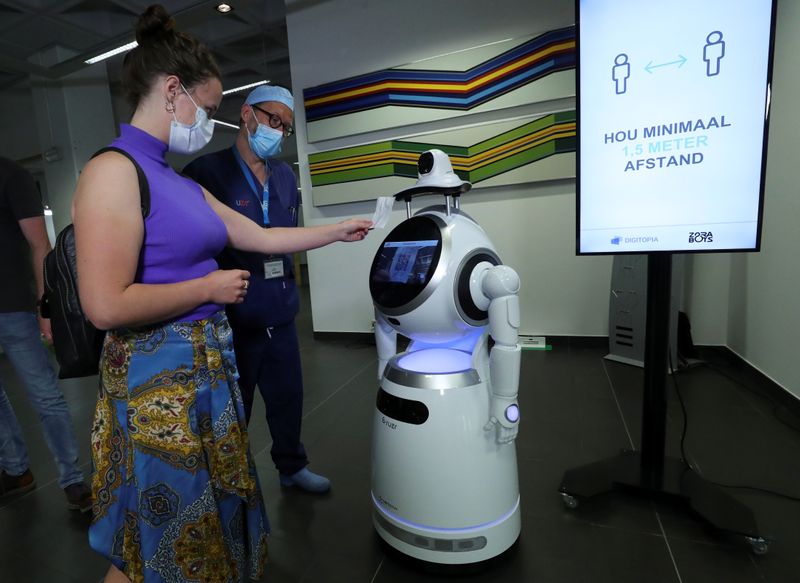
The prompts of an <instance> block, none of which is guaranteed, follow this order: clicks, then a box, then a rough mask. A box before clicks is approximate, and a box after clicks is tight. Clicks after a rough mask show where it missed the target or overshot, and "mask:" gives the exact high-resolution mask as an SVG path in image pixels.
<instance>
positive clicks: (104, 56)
mask: <svg viewBox="0 0 800 583" xmlns="http://www.w3.org/2000/svg"><path fill="white" fill-rule="evenodd" d="M138 46H139V43H137V42H136V41H133V42H132V43H128V44H126V45H122V46H121V47H117V48H115V49H111V50H110V51H106V52H105V53H102V54H99V55H97V56H96V57H92V58H91V59H86V60H85V61H84V63H86V64H87V65H94V64H95V63H99V62H100V61H105V60H106V59H107V58H109V57H113V56H114V55H118V54H120V53H124V52H125V51H129V50H131V49H135V48H136V47H138Z"/></svg>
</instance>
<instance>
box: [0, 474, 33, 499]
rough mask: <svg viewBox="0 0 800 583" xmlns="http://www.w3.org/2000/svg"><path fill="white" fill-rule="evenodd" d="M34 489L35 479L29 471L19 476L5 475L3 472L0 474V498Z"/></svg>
mask: <svg viewBox="0 0 800 583" xmlns="http://www.w3.org/2000/svg"><path fill="white" fill-rule="evenodd" d="M35 487H36V479H35V478H34V477H33V474H32V473H31V471H30V470H25V471H24V472H22V474H21V475H19V476H12V475H11V474H7V473H6V472H5V470H4V471H3V472H2V473H0V498H4V497H6V496H11V495H12V494H22V493H23V492H30V491H31V490H33V489H34V488H35Z"/></svg>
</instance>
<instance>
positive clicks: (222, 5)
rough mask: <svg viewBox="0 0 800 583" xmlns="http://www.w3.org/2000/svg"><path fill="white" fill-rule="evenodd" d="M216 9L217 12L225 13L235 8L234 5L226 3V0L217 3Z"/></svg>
mask: <svg viewBox="0 0 800 583" xmlns="http://www.w3.org/2000/svg"><path fill="white" fill-rule="evenodd" d="M216 9H217V12H221V13H222V14H225V13H226V12H230V11H231V10H233V6H231V5H230V4H225V2H221V3H220V4H217V6H216Z"/></svg>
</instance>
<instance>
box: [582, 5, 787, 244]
mask: <svg viewBox="0 0 800 583" xmlns="http://www.w3.org/2000/svg"><path fill="white" fill-rule="evenodd" d="M576 14H577V37H578V38H577V41H578V42H577V47H578V48H577V50H578V68H577V80H578V83H577V85H578V94H577V95H578V100H577V101H578V118H577V119H578V173H577V176H578V178H577V195H578V196H577V200H578V204H577V253H578V254H602V253H605V254H620V253H648V252H659V251H675V252H710V251H756V250H758V249H759V246H760V240H761V217H762V209H763V197H764V178H765V176H764V175H765V168H766V147H767V129H768V120H769V100H770V82H771V72H772V53H773V37H774V28H775V26H774V18H775V1H774V0H736V1H735V2H731V1H730V0H701V1H698V0H670V1H669V2H643V1H642V0H577V1H576Z"/></svg>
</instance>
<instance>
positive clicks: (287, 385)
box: [258, 322, 308, 475]
mask: <svg viewBox="0 0 800 583" xmlns="http://www.w3.org/2000/svg"><path fill="white" fill-rule="evenodd" d="M262 351H263V353H262V358H261V367H260V369H259V375H258V390H259V392H260V393H261V396H262V397H263V399H264V407H265V409H266V413H267V423H268V425H269V431H270V434H271V435H272V450H271V454H272V461H273V462H274V463H275V467H276V468H278V471H279V472H280V473H281V474H284V475H292V474H294V473H296V472H298V471H299V470H301V469H303V468H304V467H305V466H307V465H308V458H307V457H306V450H305V448H304V447H303V444H302V442H301V441H300V428H301V424H302V419H303V371H302V367H301V364H300V346H299V343H298V340H297V330H296V329H295V325H294V322H290V323H288V324H284V325H282V326H275V327H273V328H270V329H269V331H268V333H266V334H265V337H264V339H263V341H262Z"/></svg>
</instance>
